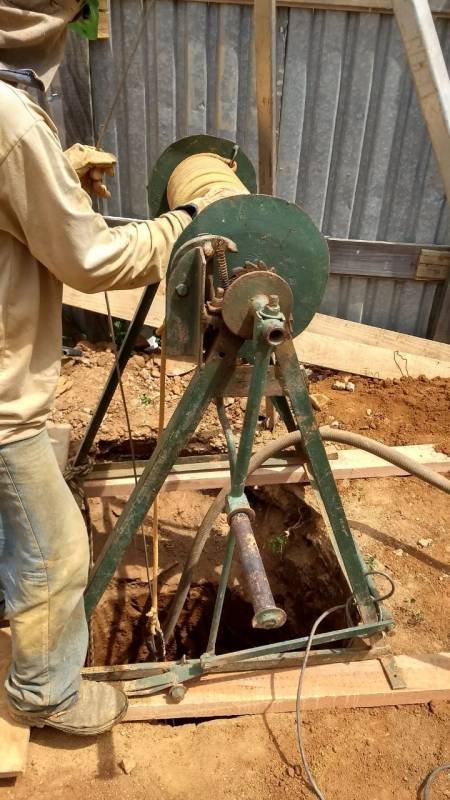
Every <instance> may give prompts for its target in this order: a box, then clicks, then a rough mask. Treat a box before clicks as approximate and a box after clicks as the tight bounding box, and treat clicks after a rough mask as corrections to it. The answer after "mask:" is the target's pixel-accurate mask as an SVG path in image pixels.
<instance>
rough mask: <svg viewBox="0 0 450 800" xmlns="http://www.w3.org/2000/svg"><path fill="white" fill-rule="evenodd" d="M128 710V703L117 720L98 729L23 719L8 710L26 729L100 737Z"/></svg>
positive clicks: (119, 720)
mask: <svg viewBox="0 0 450 800" xmlns="http://www.w3.org/2000/svg"><path fill="white" fill-rule="evenodd" d="M127 710H128V703H127V704H126V706H125V708H124V709H123V711H121V712H120V714H118V715H117V717H115V719H114V720H113V721H112V722H111V721H110V722H108V723H106V724H105V725H99V726H98V727H97V728H69V727H68V726H67V725H63V724H62V723H59V722H54V721H53V720H50V719H42V718H41V719H39V720H38V719H33V717H22V716H21V715H17V716H16V715H15V714H14V712H13V711H11V709H8V713H9V716H10V717H11V719H13V720H14V722H17V723H18V724H19V725H23V726H24V727H26V728H45V727H48V728H55V730H58V731H61V732H62V733H69V734H72V735H73V736H98V735H100V734H101V733H106V732H107V731H109V730H111V728H113V727H114V725H117V724H118V723H119V722H121V721H122V720H123V718H124V716H125V714H126V713H127Z"/></svg>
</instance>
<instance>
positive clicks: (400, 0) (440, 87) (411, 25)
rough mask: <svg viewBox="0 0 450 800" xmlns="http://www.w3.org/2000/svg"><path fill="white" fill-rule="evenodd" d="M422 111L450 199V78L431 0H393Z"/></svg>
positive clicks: (448, 199) (448, 200) (449, 198)
mask: <svg viewBox="0 0 450 800" xmlns="http://www.w3.org/2000/svg"><path fill="white" fill-rule="evenodd" d="M392 6H393V9H394V13H395V18H396V20H397V24H398V27H399V30H400V34H401V37H402V39H403V44H404V46H405V51H406V57H407V59H408V62H409V66H410V69H411V73H412V77H413V80H414V84H415V87H416V92H417V97H418V99H419V103H420V106H421V108H422V113H423V116H424V119H425V123H426V126H427V128H428V133H429V136H430V139H431V144H432V146H433V150H434V154H435V156H436V160H437V163H438V166H439V171H440V173H441V177H442V181H443V184H444V190H445V194H446V196H447V202H449V203H450V79H449V76H448V71H447V67H446V65H445V61H444V56H443V54H442V49H441V45H440V42H439V39H438V35H437V33H436V28H435V25H434V21H433V16H432V13H431V10H430V5H429V2H428V0H392Z"/></svg>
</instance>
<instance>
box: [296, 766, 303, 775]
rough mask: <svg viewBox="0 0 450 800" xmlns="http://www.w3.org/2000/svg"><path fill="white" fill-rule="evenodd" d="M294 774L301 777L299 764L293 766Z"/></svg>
mask: <svg viewBox="0 0 450 800" xmlns="http://www.w3.org/2000/svg"><path fill="white" fill-rule="evenodd" d="M294 772H295V774H296V775H301V774H302V768H301V766H300V764H296V765H295V767H294Z"/></svg>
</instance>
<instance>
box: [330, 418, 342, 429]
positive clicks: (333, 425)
mask: <svg viewBox="0 0 450 800" xmlns="http://www.w3.org/2000/svg"><path fill="white" fill-rule="evenodd" d="M331 427H332V428H339V427H340V422H338V420H337V419H335V420H334V422H332V423H331Z"/></svg>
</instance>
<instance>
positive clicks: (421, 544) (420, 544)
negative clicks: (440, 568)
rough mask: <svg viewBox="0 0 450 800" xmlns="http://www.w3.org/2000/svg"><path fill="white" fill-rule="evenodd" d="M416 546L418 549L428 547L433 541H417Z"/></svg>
mask: <svg viewBox="0 0 450 800" xmlns="http://www.w3.org/2000/svg"><path fill="white" fill-rule="evenodd" d="M417 544H418V545H419V546H420V547H429V546H430V544H433V539H419V540H418V541H417Z"/></svg>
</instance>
